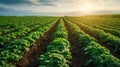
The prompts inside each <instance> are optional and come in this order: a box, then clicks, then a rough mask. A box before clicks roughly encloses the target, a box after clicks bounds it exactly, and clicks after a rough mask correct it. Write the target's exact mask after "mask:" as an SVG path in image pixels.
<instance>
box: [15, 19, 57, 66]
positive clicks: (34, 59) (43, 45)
mask: <svg viewBox="0 0 120 67" xmlns="http://www.w3.org/2000/svg"><path fill="white" fill-rule="evenodd" d="M58 21H59V20H58ZM58 21H57V22H56V23H55V24H54V25H53V26H52V27H51V28H50V29H49V30H48V31H47V32H45V33H44V35H43V37H41V38H40V39H38V40H37V41H36V42H35V44H36V45H35V46H32V47H31V48H30V50H29V51H27V52H24V54H23V58H22V59H21V60H20V61H19V62H17V63H15V66H16V67H38V66H39V61H38V57H39V56H40V55H41V54H44V53H45V52H46V49H47V45H49V43H50V42H51V40H52V35H53V33H54V32H55V29H56V27H57V25H58Z"/></svg>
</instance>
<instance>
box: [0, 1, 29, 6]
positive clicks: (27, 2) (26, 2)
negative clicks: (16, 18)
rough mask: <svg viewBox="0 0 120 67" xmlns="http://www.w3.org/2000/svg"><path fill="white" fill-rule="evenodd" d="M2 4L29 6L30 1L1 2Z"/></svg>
mask: <svg viewBox="0 0 120 67" xmlns="http://www.w3.org/2000/svg"><path fill="white" fill-rule="evenodd" d="M0 3H1V4H6V5H16V4H29V3H30V1H28V0H14V1H13V0H0Z"/></svg>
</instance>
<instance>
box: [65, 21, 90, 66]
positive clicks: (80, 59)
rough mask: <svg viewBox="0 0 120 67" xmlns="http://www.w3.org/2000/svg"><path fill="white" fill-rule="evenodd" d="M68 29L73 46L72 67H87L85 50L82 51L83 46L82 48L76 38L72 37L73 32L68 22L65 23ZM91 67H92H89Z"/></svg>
mask: <svg viewBox="0 0 120 67" xmlns="http://www.w3.org/2000/svg"><path fill="white" fill-rule="evenodd" d="M64 22H65V21H64ZM65 26H66V29H67V30H68V40H69V42H70V44H71V48H72V49H71V54H72V60H71V65H70V67H87V66H85V65H84V64H85V61H86V57H85V56H84V54H83V50H82V49H81V48H82V46H80V45H79V44H78V42H77V40H76V39H75V37H74V36H73V35H72V33H71V32H72V31H71V29H70V27H69V26H68V25H67V22H65ZM89 67H90V66H89Z"/></svg>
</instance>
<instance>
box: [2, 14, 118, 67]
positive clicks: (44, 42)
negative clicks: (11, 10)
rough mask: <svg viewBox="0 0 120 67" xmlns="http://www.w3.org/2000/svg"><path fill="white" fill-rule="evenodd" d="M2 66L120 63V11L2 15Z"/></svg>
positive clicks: (103, 65)
mask: <svg viewBox="0 0 120 67" xmlns="http://www.w3.org/2000/svg"><path fill="white" fill-rule="evenodd" d="M0 67H120V15H91V16H80V17H69V16H65V17H47V16H1V17H0Z"/></svg>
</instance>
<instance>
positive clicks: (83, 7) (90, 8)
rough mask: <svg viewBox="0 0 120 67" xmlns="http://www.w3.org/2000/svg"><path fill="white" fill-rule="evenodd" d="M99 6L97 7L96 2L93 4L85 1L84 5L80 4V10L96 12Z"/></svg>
mask: <svg viewBox="0 0 120 67" xmlns="http://www.w3.org/2000/svg"><path fill="white" fill-rule="evenodd" d="M97 9H98V8H97V5H95V4H91V3H85V4H83V5H81V6H80V11H81V12H82V13H90V12H94V11H96V10H97Z"/></svg>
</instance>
